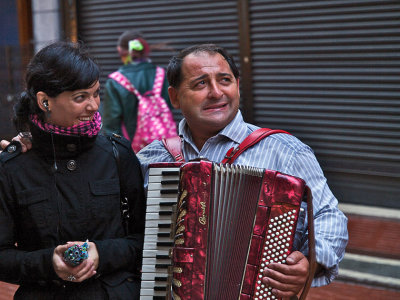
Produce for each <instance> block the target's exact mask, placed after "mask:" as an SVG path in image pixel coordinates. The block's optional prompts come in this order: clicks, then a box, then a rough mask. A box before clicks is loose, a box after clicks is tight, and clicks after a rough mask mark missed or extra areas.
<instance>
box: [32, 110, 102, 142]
mask: <svg viewBox="0 0 400 300" xmlns="http://www.w3.org/2000/svg"><path fill="white" fill-rule="evenodd" d="M30 120H31V122H32V123H33V124H35V125H36V126H38V127H39V128H40V129H42V130H44V131H46V132H50V133H55V134H60V135H78V136H88V137H93V136H96V135H97V134H98V133H99V131H100V129H101V116H100V113H99V112H96V113H95V114H94V116H93V120H91V121H86V122H82V123H80V124H78V125H74V126H71V127H62V126H57V125H53V124H49V123H43V122H42V121H40V120H39V118H38V116H37V115H30Z"/></svg>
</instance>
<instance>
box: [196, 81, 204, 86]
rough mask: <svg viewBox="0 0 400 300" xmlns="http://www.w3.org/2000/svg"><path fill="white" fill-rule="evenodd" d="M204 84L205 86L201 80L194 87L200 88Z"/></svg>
mask: <svg viewBox="0 0 400 300" xmlns="http://www.w3.org/2000/svg"><path fill="white" fill-rule="evenodd" d="M204 84H206V82H205V80H201V81H198V82H197V83H196V84H195V87H198V86H202V85H204Z"/></svg>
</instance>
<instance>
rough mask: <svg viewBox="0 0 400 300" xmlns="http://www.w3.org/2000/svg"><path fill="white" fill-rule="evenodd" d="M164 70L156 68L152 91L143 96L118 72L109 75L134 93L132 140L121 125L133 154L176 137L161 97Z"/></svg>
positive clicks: (171, 120) (173, 123) (171, 117)
mask: <svg viewBox="0 0 400 300" xmlns="http://www.w3.org/2000/svg"><path fill="white" fill-rule="evenodd" d="M164 73H165V71H164V69H163V68H160V67H157V69H156V78H155V79H154V85H153V89H152V90H151V91H147V92H146V93H144V94H143V95H141V94H140V93H139V91H138V90H136V89H135V87H134V86H133V85H132V83H131V82H130V81H129V80H128V79H127V78H126V77H125V76H124V75H123V74H121V73H120V72H118V71H117V72H114V73H111V74H110V75H109V76H108V77H110V78H112V79H114V80H115V81H116V82H118V83H119V84H120V85H122V86H123V87H124V88H126V89H127V90H128V91H130V92H131V93H134V94H135V95H136V97H137V98H138V101H139V106H138V115H137V124H136V132H135V136H134V137H133V139H131V138H130V137H129V135H128V132H127V130H126V127H125V125H124V124H121V127H122V128H121V129H122V133H123V135H124V137H125V138H127V139H128V140H130V141H132V149H133V151H135V153H137V152H139V150H140V149H142V148H143V147H145V146H146V145H148V144H150V143H151V142H152V141H154V140H161V139H163V138H168V137H172V136H176V135H177V131H176V123H175V121H174V118H173V116H172V113H171V110H170V109H169V107H168V105H167V102H166V101H165V100H164V99H163V98H162V96H161V89H162V85H163V82H164Z"/></svg>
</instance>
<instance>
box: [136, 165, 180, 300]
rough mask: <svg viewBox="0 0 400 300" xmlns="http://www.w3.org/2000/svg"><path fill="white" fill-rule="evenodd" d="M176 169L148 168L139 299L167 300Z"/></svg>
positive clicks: (176, 194)
mask: <svg viewBox="0 0 400 300" xmlns="http://www.w3.org/2000/svg"><path fill="white" fill-rule="evenodd" d="M178 182H179V167H167V168H163V167H150V168H149V181H148V191H147V208H146V224H145V236H144V248H143V266H142V285H141V290H140V299H143V300H147V299H152V300H161V299H166V297H167V296H166V295H167V288H168V284H167V281H168V268H169V267H170V266H171V259H170V257H169V251H170V250H171V249H172V247H173V239H172V238H171V237H170V235H171V226H172V225H171V224H172V217H173V210H174V206H175V204H176V201H177V197H178Z"/></svg>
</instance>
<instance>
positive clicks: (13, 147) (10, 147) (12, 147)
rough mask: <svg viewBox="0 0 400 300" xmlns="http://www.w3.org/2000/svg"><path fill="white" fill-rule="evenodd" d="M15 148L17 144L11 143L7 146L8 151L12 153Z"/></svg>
mask: <svg viewBox="0 0 400 300" xmlns="http://www.w3.org/2000/svg"><path fill="white" fill-rule="evenodd" d="M15 150H17V146H15V145H11V146H9V147H8V148H7V152H8V153H13V152H15Z"/></svg>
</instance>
